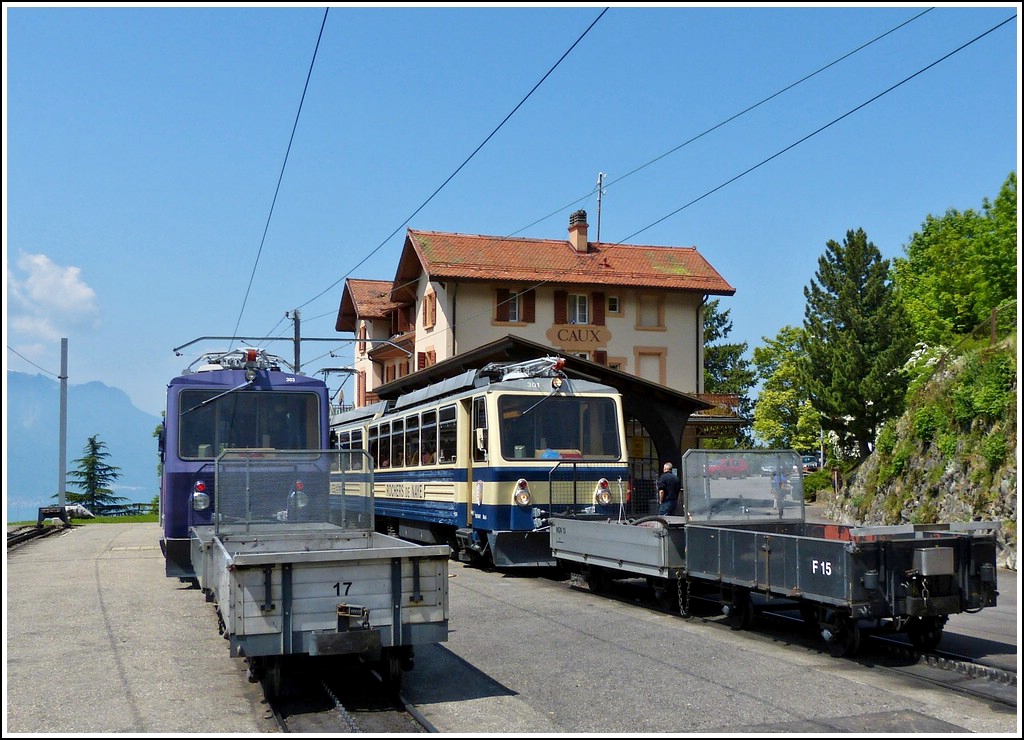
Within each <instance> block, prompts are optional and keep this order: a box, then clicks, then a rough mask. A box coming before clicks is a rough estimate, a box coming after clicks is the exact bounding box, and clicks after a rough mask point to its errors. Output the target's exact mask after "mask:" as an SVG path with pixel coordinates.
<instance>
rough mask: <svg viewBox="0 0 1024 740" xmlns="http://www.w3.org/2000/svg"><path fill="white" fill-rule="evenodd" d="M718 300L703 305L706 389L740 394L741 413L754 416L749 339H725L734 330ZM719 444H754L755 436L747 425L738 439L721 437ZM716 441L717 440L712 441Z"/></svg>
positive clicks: (723, 445) (743, 445)
mask: <svg viewBox="0 0 1024 740" xmlns="http://www.w3.org/2000/svg"><path fill="white" fill-rule="evenodd" d="M718 305H719V301H718V299H715V300H713V301H709V302H708V303H707V305H705V306H704V392H705V393H722V394H728V395H735V396H738V397H739V408H740V415H741V416H742V417H744V418H745V419H749V418H750V417H751V413H752V410H753V404H752V403H751V401H750V398H749V397H748V396H747V394H748V393H749V391H750V389H751V388H752V387H753V385H754V370H753V366H752V365H751V363H750V361H749V360H747V359H745V358H744V357H743V355H744V354H745V353H746V351H747V343H746V342H738V343H737V342H731V343H730V342H724V341H721V340H724V339H726V338H727V337H728V336H729V334H730V333H731V332H732V321H731V320H730V319H729V310H726V311H719V309H718ZM718 442H719V444H718V445H716V446H720V447H736V446H738V447H752V446H753V439H752V437H751V436H750V433H749V431H748V430H747V429H746V427H743V428H741V431H740V433H739V435H738V437H737V438H735V439H733V438H729V439H720V440H718ZM712 444H714V443H712Z"/></svg>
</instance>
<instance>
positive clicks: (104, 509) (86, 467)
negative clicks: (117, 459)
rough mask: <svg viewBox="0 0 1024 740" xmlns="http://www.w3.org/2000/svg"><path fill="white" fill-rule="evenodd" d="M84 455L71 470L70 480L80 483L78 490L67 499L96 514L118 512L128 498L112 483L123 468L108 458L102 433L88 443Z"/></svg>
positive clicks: (72, 492)
mask: <svg viewBox="0 0 1024 740" xmlns="http://www.w3.org/2000/svg"><path fill="white" fill-rule="evenodd" d="M82 452H83V455H82V457H80V458H78V459H77V460H75V461H74V462H75V463H76V464H77V466H78V467H77V469H75V470H72V471H70V472H69V473H68V479H69V480H68V484H69V485H75V486H77V487H78V489H79V490H78V491H68V493H67V500H68V503H71V504H82V505H83V506H84V507H85V508H87V509H89V511H91V512H92V513H93V514H105V513H114V512H116V511H117V510H119V509H120V508H121V507H122V505H123V504H125V503H128V499H127V498H124V497H123V496H115V495H114V491H113V490H112V489H111V488H110V485H111V484H112V483H113V482H114V481H116V480H117V479H118V478H120V477H121V468H119V467H116V466H114V465H110V464H109V463H108V462H107V458H108V457H110V453H109V452H107V445H106V443H105V442H101V441H100V440H99V435H98V434H94V435H93V436H91V437H89V440H88V441H87V442H86V443H85V448H84V449H83V451H82Z"/></svg>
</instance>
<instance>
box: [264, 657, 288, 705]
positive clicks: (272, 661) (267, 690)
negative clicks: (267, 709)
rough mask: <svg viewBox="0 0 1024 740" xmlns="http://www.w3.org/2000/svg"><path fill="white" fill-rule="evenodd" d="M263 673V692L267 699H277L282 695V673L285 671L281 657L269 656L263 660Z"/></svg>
mask: <svg viewBox="0 0 1024 740" xmlns="http://www.w3.org/2000/svg"><path fill="white" fill-rule="evenodd" d="M262 663H263V665H262V667H261V673H262V674H263V694H264V696H266V697H267V701H276V700H277V699H279V698H280V697H281V685H282V683H283V682H282V675H283V673H284V671H283V670H282V666H281V659H280V658H277V657H268V658H264V659H263V660H262Z"/></svg>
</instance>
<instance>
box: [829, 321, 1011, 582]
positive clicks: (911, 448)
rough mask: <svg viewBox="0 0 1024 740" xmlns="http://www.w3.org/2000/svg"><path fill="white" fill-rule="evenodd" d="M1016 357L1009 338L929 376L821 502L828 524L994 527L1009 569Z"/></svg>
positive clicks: (1002, 564) (1001, 561)
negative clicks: (861, 459) (986, 524)
mask: <svg viewBox="0 0 1024 740" xmlns="http://www.w3.org/2000/svg"><path fill="white" fill-rule="evenodd" d="M1016 356H1017V346H1016V336H1015V335H1014V336H1013V337H1012V338H1011V339H1010V340H1008V341H1007V342H1004V343H1003V344H1002V345H1000V346H999V347H995V348H985V349H982V350H979V351H978V352H977V353H972V354H969V355H966V356H963V357H960V358H958V359H957V360H956V362H954V363H951V364H950V365H949V367H948V368H946V369H944V370H942V371H940V372H937V373H935V375H934V376H933V377H931V378H930V379H929V380H928V382H927V383H926V384H924V385H923V386H922V388H921V389H920V390H919V391H918V392H917V393H915V394H914V400H913V401H912V402H911V404H910V405H909V407H908V409H907V410H906V412H905V413H904V414H903V416H902V417H900V418H899V419H898V420H896V421H895V422H890V423H889V424H888V425H887V427H886V428H885V429H883V430H882V431H880V433H879V439H878V441H877V444H876V446H875V449H874V451H873V452H872V454H871V455H870V456H869V457H868V459H867V460H865V461H864V462H863V463H861V464H860V465H859V466H858V467H857V468H855V469H854V470H852V471H850V472H848V473H846V475H845V478H844V480H843V482H842V484H841V488H840V490H839V491H838V493H836V492H834V491H833V492H822V495H819V499H820V500H822V501H823V503H825V506H826V513H827V516H829V518H831V519H833V520H835V521H839V522H842V523H845V524H867V525H875V524H906V523H912V524H923V523H934V522H967V521H994V522H999V523H1000V525H1001V530H1000V532H999V533H998V535H997V543H998V556H997V561H998V564H999V566H1000V567H1003V568H1010V569H1013V570H1016V569H1017V513H1018V509H1017V467H1018V460H1019V448H1018V440H1017V368H1016ZM1010 371H1012V372H1010ZM986 378H987V380H986ZM982 381H984V383H983V382H982ZM972 399H974V401H973V402H972ZM972 403H975V405H974V406H972V405H971V404H972ZM976 407H977V408H976ZM978 408H982V409H984V411H983V412H982V413H977V409H978ZM972 411H973V412H974V413H973V415H972Z"/></svg>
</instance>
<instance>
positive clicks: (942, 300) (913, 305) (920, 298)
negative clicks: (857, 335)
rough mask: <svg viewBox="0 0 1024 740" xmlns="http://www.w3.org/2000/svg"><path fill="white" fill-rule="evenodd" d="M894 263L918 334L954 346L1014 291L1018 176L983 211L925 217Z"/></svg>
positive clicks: (895, 275) (984, 203)
mask: <svg viewBox="0 0 1024 740" xmlns="http://www.w3.org/2000/svg"><path fill="white" fill-rule="evenodd" d="M904 251H905V253H906V258H896V259H894V260H893V264H892V279H893V282H894V284H895V285H896V288H897V290H898V291H899V294H900V298H901V300H902V302H903V305H904V308H905V309H906V312H907V317H908V318H909V320H910V322H911V324H912V325H913V327H914V330H915V333H916V334H917V336H918V338H919V339H920V340H921V341H923V342H925V343H927V344H952V343H954V340H955V339H956V338H957V337H959V336H962V335H964V334H967V333H968V332H970V331H971V330H972V329H973V328H974V327H975V326H977V325H978V324H979V323H981V322H982V321H984V320H985V319H986V318H988V316H989V313H990V312H991V310H992V309H993V308H995V307H996V306H998V305H999V304H1000V303H1002V302H1003V301H1005V300H1008V299H1011V298H1014V297H1015V295H1016V289H1017V176H1016V174H1014V173H1011V174H1010V176H1009V177H1008V178H1007V180H1006V182H1005V183H1004V184H1003V187H1002V188H1001V190H1000V192H999V195H998V196H997V197H996V200H995V203H990V202H989V201H988V199H987V198H985V199H983V201H982V212H981V213H978V212H977V211H974V210H971V209H968V210H966V211H963V212H960V211H957V210H955V209H952V208H950V209H949V210H947V211H946V213H945V215H944V216H942V217H941V218H937V217H935V216H931V215H929V216H928V217H927V218H926V219H925V221H924V223H923V224H922V225H921V230H920V231H918V232H915V233H914V235H913V236H912V237H911V240H910V243H909V244H907V245H905V247H904Z"/></svg>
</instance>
